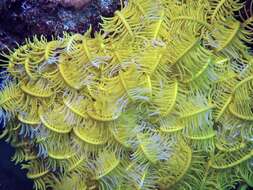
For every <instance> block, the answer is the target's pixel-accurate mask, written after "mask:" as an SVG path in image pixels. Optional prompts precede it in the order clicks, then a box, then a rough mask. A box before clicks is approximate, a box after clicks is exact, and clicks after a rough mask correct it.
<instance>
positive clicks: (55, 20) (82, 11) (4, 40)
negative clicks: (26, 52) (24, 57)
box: [0, 0, 120, 51]
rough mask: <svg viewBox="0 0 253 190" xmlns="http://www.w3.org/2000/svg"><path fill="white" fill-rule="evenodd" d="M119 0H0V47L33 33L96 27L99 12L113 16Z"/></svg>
mask: <svg viewBox="0 0 253 190" xmlns="http://www.w3.org/2000/svg"><path fill="white" fill-rule="evenodd" d="M119 8H120V0H95V1H90V0H85V1H81V0H75V1H70V0H38V1H33V0H3V1H1V2H0V51H3V50H5V49H6V46H7V47H8V48H10V49H12V48H14V47H16V43H19V44H22V43H23V42H24V40H25V38H29V37H32V36H34V35H42V34H43V35H44V36H46V37H47V38H50V37H51V36H60V35H62V33H63V31H66V32H70V33H84V32H85V31H87V29H88V28H89V27H90V26H92V28H93V30H94V31H98V30H99V28H100V26H99V22H100V21H101V16H112V15H113V13H114V11H115V10H116V9H119Z"/></svg>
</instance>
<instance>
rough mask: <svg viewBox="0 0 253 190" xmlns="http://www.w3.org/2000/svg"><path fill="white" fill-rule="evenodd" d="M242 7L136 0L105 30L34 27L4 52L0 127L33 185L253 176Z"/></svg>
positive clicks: (247, 24)
mask: <svg viewBox="0 0 253 190" xmlns="http://www.w3.org/2000/svg"><path fill="white" fill-rule="evenodd" d="M243 7H244V3H243V2H241V1H238V0H236V1H235V0H222V1H217V0H155V1H154V0H129V1H128V2H127V3H125V5H123V7H122V10H120V11H116V12H115V16H113V17H112V18H103V19H102V20H103V22H102V23H101V27H102V29H101V32H99V33H96V34H95V37H91V30H89V31H87V32H86V33H85V34H84V35H81V34H67V33H65V34H64V35H63V37H57V38H54V39H52V40H51V41H47V40H46V39H45V37H43V36H42V37H40V38H39V37H34V38H33V40H27V42H26V44H25V45H23V46H20V47H18V48H17V49H15V50H13V51H11V52H10V53H9V54H8V55H4V56H5V57H7V58H8V62H7V64H6V65H4V67H5V70H4V71H3V72H2V76H3V78H4V82H3V83H2V86H1V90H0V110H1V111H0V113H1V120H2V122H3V124H4V127H5V128H4V130H3V132H2V134H1V135H0V138H5V139H6V141H8V142H9V143H10V144H11V145H12V146H14V147H15V148H16V153H15V155H14V156H13V160H14V161H15V162H16V163H21V164H22V165H23V168H24V169H27V170H28V173H27V177H28V178H30V179H32V180H34V188H35V189H36V190H46V189H48V188H50V189H53V190H70V189H74V190H85V189H87V190H94V189H99V190H133V189H134V190H158V189H160V190H165V189H168V190H169V189H170V190H187V189H189V190H190V189H194V190H198V189H199V190H213V189H217V190H229V189H230V188H231V187H233V186H235V184H237V183H238V182H243V183H244V184H248V185H249V186H253V184H252V181H253V149H252V148H253V142H252V139H253V127H252V126H253V123H252V121H253V109H252V108H253V103H252V102H253V101H252V100H253V77H252V75H253V56H252V53H251V52H250V47H249V44H252V38H253V32H252V30H253V17H252V16H250V15H251V13H252V12H250V11H248V12H247V13H246V11H245V13H246V14H245V15H246V17H243V16H241V17H242V18H240V21H238V20H239V19H238V20H237V19H236V18H235V16H234V12H235V11H240V12H243V10H242V8H243ZM250 8H251V10H253V9H252V6H251V7H250ZM245 10H246V9H245ZM241 15H243V14H241Z"/></svg>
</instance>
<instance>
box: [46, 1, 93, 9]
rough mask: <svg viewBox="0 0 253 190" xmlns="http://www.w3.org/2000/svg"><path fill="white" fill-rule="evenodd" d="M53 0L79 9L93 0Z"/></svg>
mask: <svg viewBox="0 0 253 190" xmlns="http://www.w3.org/2000/svg"><path fill="white" fill-rule="evenodd" d="M50 1H51V2H59V3H61V4H62V5H63V6H66V7H72V6H73V7H75V8H77V9H80V8H82V7H84V6H85V5H87V4H88V3H89V2H91V0H50Z"/></svg>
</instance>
